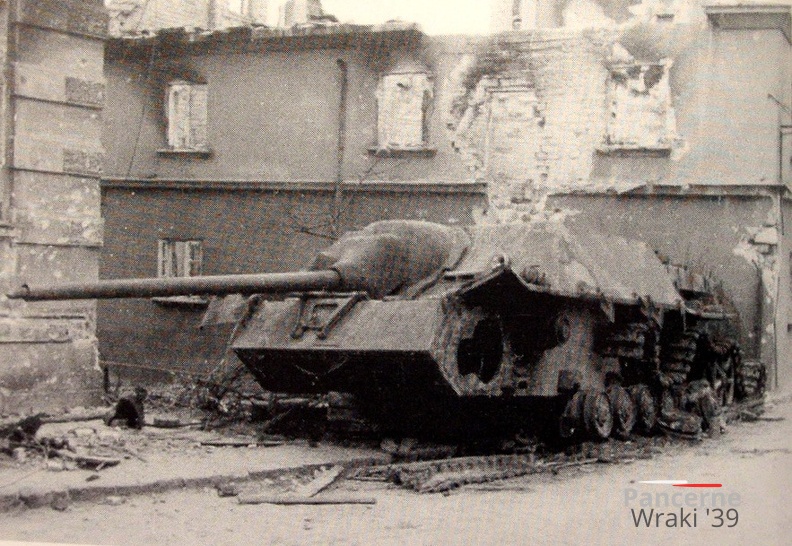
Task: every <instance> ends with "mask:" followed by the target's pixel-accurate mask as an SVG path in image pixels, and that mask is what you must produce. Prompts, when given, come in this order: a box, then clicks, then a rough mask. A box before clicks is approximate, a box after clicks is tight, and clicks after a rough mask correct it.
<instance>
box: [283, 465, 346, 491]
mask: <svg viewBox="0 0 792 546" xmlns="http://www.w3.org/2000/svg"><path fill="white" fill-rule="evenodd" d="M343 471H344V467H342V466H338V465H336V466H333V467H330V468H328V469H326V470H319V471H318V472H317V473H316V475H315V477H314V479H313V480H311V481H310V482H309V483H307V484H304V485H301V486H299V487H298V488H297V490H296V491H295V493H296V494H297V496H302V497H313V496H315V495H316V494H318V493H320V492H321V491H323V490H324V489H326V488H328V487H329V486H330V485H332V483H333V482H334V481H336V480H337V479H338V477H339V476H340V475H341V473H342V472H343Z"/></svg>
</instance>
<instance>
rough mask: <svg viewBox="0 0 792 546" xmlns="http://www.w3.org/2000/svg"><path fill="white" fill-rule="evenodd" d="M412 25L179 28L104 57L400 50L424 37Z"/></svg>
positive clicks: (119, 43) (121, 44)
mask: <svg viewBox="0 0 792 546" xmlns="http://www.w3.org/2000/svg"><path fill="white" fill-rule="evenodd" d="M424 36H425V35H424V33H423V32H422V31H421V29H420V27H419V26H418V25H416V24H414V23H403V22H388V23H385V24H382V25H353V24H319V25H298V26H294V27H291V28H271V27H263V26H243V27H232V28H226V29H222V30H215V31H205V30H202V29H194V30H192V31H188V30H186V29H183V28H172V29H162V30H159V31H157V32H156V33H152V34H145V35H139V36H124V37H120V38H112V39H110V40H108V43H107V51H108V54H109V55H110V56H111V57H113V55H114V54H115V55H119V54H121V53H123V52H124V51H128V50H130V49H149V48H152V47H157V48H160V49H164V50H167V49H174V50H177V49H178V50H181V51H185V50H187V51H189V52H190V53H206V52H208V51H216V50H218V49H232V50H235V51H239V50H241V51H247V50H255V49H266V50H274V51H279V50H292V51H293V50H298V49H345V48H353V47H377V46H388V47H394V46H401V47H406V46H409V45H412V44H416V43H418V42H420V40H421V39H423V37H424Z"/></svg>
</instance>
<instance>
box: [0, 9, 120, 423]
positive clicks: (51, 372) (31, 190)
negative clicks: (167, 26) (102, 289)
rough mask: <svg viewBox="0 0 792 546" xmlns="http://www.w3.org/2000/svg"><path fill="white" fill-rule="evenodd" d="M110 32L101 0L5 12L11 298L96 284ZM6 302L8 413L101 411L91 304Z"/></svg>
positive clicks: (3, 352)
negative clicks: (35, 289)
mask: <svg viewBox="0 0 792 546" xmlns="http://www.w3.org/2000/svg"><path fill="white" fill-rule="evenodd" d="M106 25H107V17H106V14H105V12H104V8H103V5H102V2H101V1H99V0H96V1H94V0H88V1H71V0H68V1H58V2H55V1H36V2H33V1H28V0H15V1H11V2H4V3H3V4H2V5H1V6H0V27H2V30H3V44H4V46H6V45H7V47H4V48H3V51H2V55H3V58H2V62H3V66H4V74H6V76H7V77H6V79H5V80H4V82H3V86H2V92H3V94H4V97H3V101H2V109H3V111H2V117H3V124H2V132H3V138H2V144H3V148H2V152H3V154H4V161H3V166H2V171H1V172H2V189H1V190H0V196H1V198H2V212H1V213H0V214H2V221H0V244H2V262H3V266H2V273H1V276H0V289H1V290H0V291H2V293H3V294H5V293H7V292H8V291H9V289H11V288H15V287H17V286H18V285H20V284H21V283H31V284H37V283H51V282H63V281H91V280H95V279H96V278H97V276H98V258H99V251H100V247H101V244H102V220H101V217H100V208H99V177H100V175H101V167H102V161H103V151H102V146H101V133H102V109H103V106H104V93H105V88H104V75H103V58H104V38H105V29H106ZM2 300H3V301H0V413H3V414H7V413H30V412H37V411H58V410H62V409H63V408H64V407H73V406H81V405H89V404H93V403H97V402H99V401H100V399H101V394H102V375H101V371H100V369H99V367H98V361H97V356H98V355H97V340H96V336H95V326H96V324H95V323H96V316H95V313H96V312H95V305H94V304H93V303H91V302H70V303H63V302H53V303H38V304H26V303H23V302H20V301H9V300H7V299H5V298H4V297H3V298H2Z"/></svg>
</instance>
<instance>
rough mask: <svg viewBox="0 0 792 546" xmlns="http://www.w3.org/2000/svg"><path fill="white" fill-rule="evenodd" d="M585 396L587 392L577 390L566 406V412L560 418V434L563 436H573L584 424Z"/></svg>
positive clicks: (565, 437) (566, 437)
mask: <svg viewBox="0 0 792 546" xmlns="http://www.w3.org/2000/svg"><path fill="white" fill-rule="evenodd" d="M584 397H585V393H584V392H583V391H577V392H576V393H575V394H574V395H572V398H570V399H569V401H568V402H567V404H566V406H565V407H564V412H563V413H562V414H561V419H560V420H559V434H560V435H561V437H562V438H564V439H568V438H572V437H573V436H575V434H576V433H577V431H578V430H579V429H580V428H581V425H582V424H583V399H584Z"/></svg>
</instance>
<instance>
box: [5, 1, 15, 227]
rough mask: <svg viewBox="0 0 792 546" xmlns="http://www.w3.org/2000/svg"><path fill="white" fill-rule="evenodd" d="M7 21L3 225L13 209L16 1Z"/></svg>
mask: <svg viewBox="0 0 792 546" xmlns="http://www.w3.org/2000/svg"><path fill="white" fill-rule="evenodd" d="M6 9H7V11H6V13H7V19H6V21H3V23H4V24H5V25H6V32H7V35H6V58H5V90H4V94H5V97H4V99H5V105H6V108H5V119H4V120H3V125H4V129H5V142H3V146H4V148H5V149H4V152H5V157H4V161H5V166H4V170H5V172H4V173H3V182H2V183H3V186H4V187H3V193H2V195H3V202H2V203H0V219H2V222H3V223H5V224H8V223H10V222H12V221H13V209H14V203H13V201H14V197H13V193H14V177H15V172H14V140H15V135H16V98H15V96H14V95H15V93H16V85H15V81H16V75H15V70H16V62H17V40H18V37H19V24H18V22H17V21H18V17H19V13H18V10H19V6H18V5H17V0H11V1H10V2H8V5H7V8H6Z"/></svg>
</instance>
